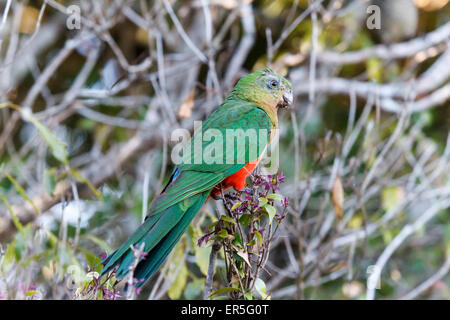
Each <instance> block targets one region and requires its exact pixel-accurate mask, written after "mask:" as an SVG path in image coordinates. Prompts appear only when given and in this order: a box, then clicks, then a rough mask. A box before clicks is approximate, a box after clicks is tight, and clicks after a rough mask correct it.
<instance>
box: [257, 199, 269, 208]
mask: <svg viewBox="0 0 450 320" xmlns="http://www.w3.org/2000/svg"><path fill="white" fill-rule="evenodd" d="M258 200H259V206H260V207H264V206H265V205H266V204H267V202H268V200H267V198H266V197H259V198H258Z"/></svg>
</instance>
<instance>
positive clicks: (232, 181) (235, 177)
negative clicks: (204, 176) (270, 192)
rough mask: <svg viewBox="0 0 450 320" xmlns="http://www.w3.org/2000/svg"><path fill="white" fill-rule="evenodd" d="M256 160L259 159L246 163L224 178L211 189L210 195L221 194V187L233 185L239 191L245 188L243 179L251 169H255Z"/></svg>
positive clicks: (225, 187) (214, 196)
mask: <svg viewBox="0 0 450 320" xmlns="http://www.w3.org/2000/svg"><path fill="white" fill-rule="evenodd" d="M258 161H259V159H256V160H255V161H252V162H249V163H247V164H246V165H245V167H243V168H242V169H240V170H239V171H237V172H235V173H233V174H232V175H231V176H229V177H227V178H225V180H223V181H222V182H221V183H219V184H218V185H216V186H215V187H214V188H213V189H212V191H211V196H212V197H213V198H216V197H217V196H219V195H220V194H221V189H222V190H226V189H228V188H230V187H233V188H234V190H236V191H241V190H242V189H244V188H246V187H247V184H246V183H245V179H246V178H247V177H248V175H249V174H250V173H252V172H253V170H255V167H256V165H257V164H258Z"/></svg>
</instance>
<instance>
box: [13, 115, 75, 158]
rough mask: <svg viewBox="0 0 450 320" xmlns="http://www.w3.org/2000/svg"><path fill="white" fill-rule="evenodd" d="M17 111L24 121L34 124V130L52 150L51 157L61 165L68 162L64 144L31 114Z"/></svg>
mask: <svg viewBox="0 0 450 320" xmlns="http://www.w3.org/2000/svg"><path fill="white" fill-rule="evenodd" d="M19 111H20V112H21V113H22V115H23V117H24V119H26V120H28V121H30V122H31V123H32V124H34V126H35V127H36V129H38V131H39V134H40V135H41V137H42V138H43V139H44V140H45V142H47V144H48V145H49V147H50V149H51V150H52V154H53V156H54V157H55V158H56V159H57V160H59V161H60V162H62V163H63V164H67V163H68V161H69V160H68V159H69V155H68V153H67V150H66V148H67V146H66V144H65V143H64V142H62V141H61V140H59V139H58V137H57V136H56V135H55V134H54V133H53V132H52V131H50V129H48V128H47V127H46V126H44V125H43V124H42V123H40V122H39V120H37V119H36V118H35V117H34V116H33V115H32V114H31V113H29V112H24V111H23V109H19Z"/></svg>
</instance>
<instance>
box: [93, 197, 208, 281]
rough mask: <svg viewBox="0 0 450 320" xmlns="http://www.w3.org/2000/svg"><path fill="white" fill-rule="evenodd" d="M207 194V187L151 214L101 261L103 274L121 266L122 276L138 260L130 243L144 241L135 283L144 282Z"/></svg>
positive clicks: (139, 243)
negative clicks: (184, 199)
mask: <svg viewBox="0 0 450 320" xmlns="http://www.w3.org/2000/svg"><path fill="white" fill-rule="evenodd" d="M208 195H209V192H208V191H206V192H202V193H199V194H196V195H194V196H192V197H191V198H190V199H189V200H188V201H187V202H186V203H187V204H188V205H187V206H186V205H185V206H179V205H174V206H171V207H169V208H168V209H167V210H165V212H163V213H160V214H157V215H152V216H150V217H149V219H147V220H146V221H145V222H144V223H143V224H142V225H141V226H140V227H139V229H138V230H136V232H135V233H134V234H132V235H131V236H130V238H129V239H128V240H127V241H126V242H125V243H124V244H123V245H122V246H121V247H120V248H119V249H117V250H116V251H114V252H113V253H112V254H110V255H109V256H108V257H106V258H105V259H104V260H103V261H102V262H101V263H102V264H103V265H104V268H103V270H102V272H101V275H104V274H106V273H108V272H109V271H111V270H113V269H114V268H116V267H118V268H117V271H116V278H117V279H118V280H122V279H123V278H124V277H125V276H126V275H127V274H128V272H129V269H130V266H131V265H132V264H133V262H134V261H135V257H134V255H133V251H132V249H131V246H133V247H134V248H140V246H141V244H142V243H144V248H143V250H144V252H145V253H146V255H145V257H143V258H142V259H141V260H140V261H139V262H138V264H137V267H136V269H135V270H134V277H135V279H136V280H137V284H136V287H140V286H142V285H143V284H144V283H145V282H146V280H147V279H149V278H150V277H151V276H152V275H153V274H154V273H155V272H156V270H158V268H159V266H160V265H161V264H162V263H163V261H164V259H165V258H166V257H167V256H168V255H169V253H170V251H171V250H172V249H173V247H174V246H175V244H176V243H177V242H178V240H179V239H180V238H181V236H182V235H183V233H184V231H185V230H186V228H187V227H188V226H189V224H190V223H191V221H192V219H193V218H194V216H195V214H196V213H197V212H198V211H199V210H200V208H201V207H202V205H203V204H204V203H205V201H206V199H207V198H208Z"/></svg>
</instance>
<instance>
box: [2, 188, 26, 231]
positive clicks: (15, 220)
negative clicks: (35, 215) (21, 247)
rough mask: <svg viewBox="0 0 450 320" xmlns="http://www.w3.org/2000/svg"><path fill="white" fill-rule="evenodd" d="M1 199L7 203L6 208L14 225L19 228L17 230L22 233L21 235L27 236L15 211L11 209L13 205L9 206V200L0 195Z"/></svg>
mask: <svg viewBox="0 0 450 320" xmlns="http://www.w3.org/2000/svg"><path fill="white" fill-rule="evenodd" d="M0 199H1V200H2V201H3V202H4V203H5V205H6V207H7V208H8V211H9V214H10V215H11V220H12V221H13V223H14V226H15V227H16V228H17V230H19V231H20V233H21V234H23V235H25V231H24V230H23V226H22V224H21V223H20V221H19V219H18V218H17V216H16V215H15V214H14V211H13V209H12V207H11V205H10V204H9V202H8V200H7V199H6V197H5V196H4V195H2V194H0Z"/></svg>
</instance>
